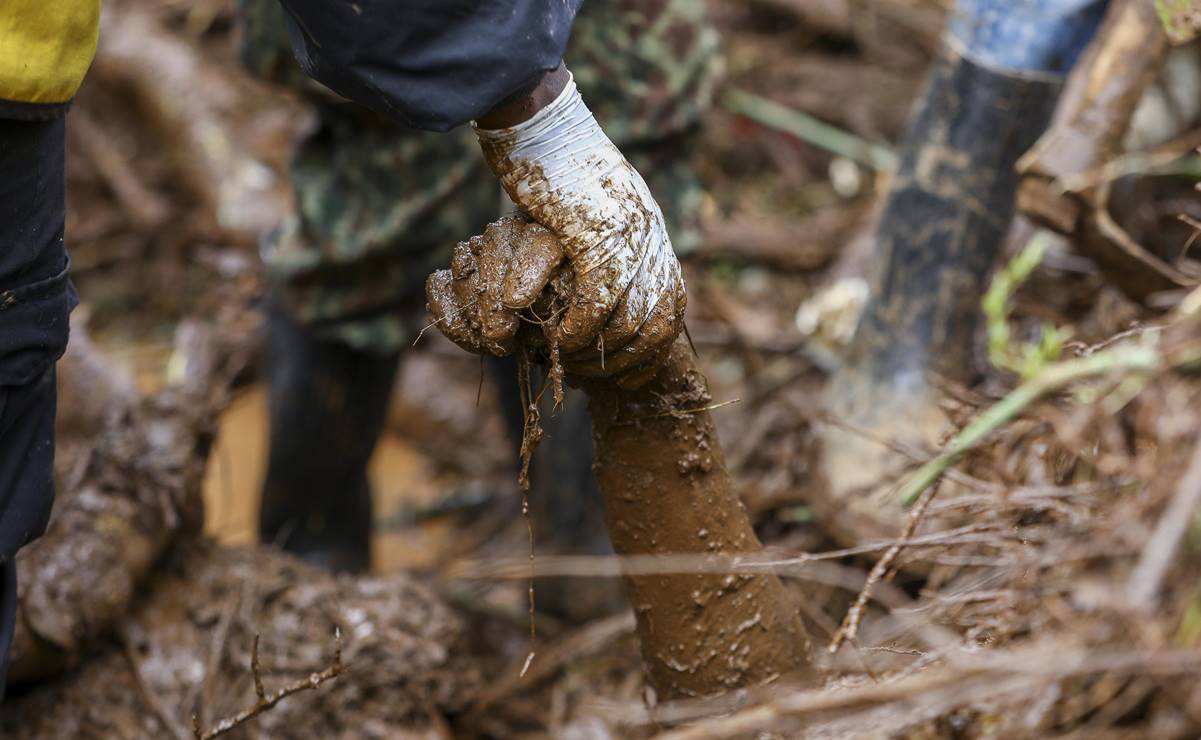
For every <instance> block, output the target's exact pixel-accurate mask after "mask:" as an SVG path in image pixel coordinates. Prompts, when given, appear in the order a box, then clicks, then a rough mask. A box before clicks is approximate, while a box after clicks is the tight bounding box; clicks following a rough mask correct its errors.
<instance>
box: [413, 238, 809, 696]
mask: <svg viewBox="0 0 1201 740" xmlns="http://www.w3.org/2000/svg"><path fill="white" fill-rule="evenodd" d="M539 255H540V256H539ZM561 258H562V251H561V250H559V249H558V243H557V242H556V241H554V238H553V237H552V236H550V232H548V231H547V230H546V229H544V228H542V227H541V226H538V225H537V224H533V223H528V222H526V221H524V220H523V219H520V218H507V219H501V220H500V221H498V222H497V223H495V224H493V225H491V226H489V227H488V229H486V230H485V232H484V234H482V235H480V236H479V237H474V238H472V239H470V240H468V241H466V242H462V243H460V244H459V245H458V246H457V247H456V248H455V257H454V265H455V267H454V268H453V269H451V270H441V271H439V272H436V273H434V274H433V275H431V276H430V279H429V281H428V282H427V283H426V297H427V300H428V304H429V308H430V314H431V316H432V317H433V323H432V324H431V326H434V325H437V326H438V327H439V329H440V330H441V331H442V332H443V333H444V334H445V335H446V336H447V337H449V338H450V339H451V340H452V341H455V342H456V343H457V344H459V345H460V346H461V347H464V348H465V349H468V350H470V351H472V352H477V353H485V352H488V353H493V354H501V353H505V352H511V351H513V350H514V349H516V350H517V351H519V352H521V353H525V356H526V357H538V358H541V359H542V361H543V362H549V363H550V364H551V365H552V367H551V371H550V373H549V377H550V378H551V380H550V381H549V384H550V385H555V383H556V381H555V379H556V378H562V377H563V371H565V372H566V378H567V381H568V382H569V383H571V384H573V385H577V386H579V387H580V388H581V389H582V390H583V391H584V392H585V393H586V394H587V395H588V399H589V408H590V409H591V412H592V424H593V441H594V447H595V454H596V473H597V477H598V482H599V483H600V489H601V494H602V496H603V498H604V503H605V523H606V526H607V528H608V530H609V537H610V539H611V540H612V542H613V549H614V550H616V551H617V553H618V554H619V555H675V556H679V555H687V554H695V555H696V557H697V559H698V561H699V560H701V559H703V558H705V557H706V556H708V555H731V554H738V553H748V554H753V553H758V552H760V551H761V550H762V549H763V547H762V545H761V544H760V543H759V540H758V538H757V537H756V536H755V532H754V530H753V529H752V528H751V522H750V518H749V517H748V516H747V513H746V510H745V509H744V508H743V506H742V502H741V501H739V500H738V496H737V495H735V493H734V489H733V485H732V483H731V480H730V473H729V471H728V470H726V464H725V460H724V458H723V457H722V453H721V444H720V443H719V442H718V439H717V433H716V431H715V430H714V427H713V420H712V418H711V417H710V415H709V409H710V407H711V406H712V398H711V397H710V395H709V388H708V385H707V383H706V382H705V378H704V376H703V375H701V373H700V371H699V370H697V367H696V362H695V359H694V357H693V354H692V349H691V347H690V345H689V343H688V341H687V340H686V339H684V338H682V337H681V338H678V339H676V341H675V344H674V345H672V346H671V350H670V352H669V353H668V357H667V359H666V361H665V362H663V364H662V366H661V367H660V368H659V369H658V371H657V372H655V374H654V375H653V376H651V377H650V378H649V380H646V381H645V382H644V383H642V384H641V385H638V384H637V383H636V382H630V380H631V378H630V376H628V375H627V377H626V379H625V383H626V385H638V387H637V388H636V389H629V388H623V387H621V386H619V385H618V383H617V382H616V381H615V380H614V379H612V378H607V379H597V378H593V377H581V375H579V374H573V373H585V372H590V373H595V372H596V367H595V366H593V365H591V364H589V363H588V362H583V363H581V364H573V362H572V361H571V358H570V357H569V358H568V359H567V361H565V362H564V363H563V365H561V366H559V365H557V363H555V362H551V360H552V358H557V357H558V353H557V351H555V350H554V349H552V348H551V347H549V346H548V342H547V334H546V333H545V328H546V322H544V321H541V320H539V318H538V317H540V316H557V315H559V314H560V313H561V307H562V305H563V298H562V297H563V296H566V295H568V294H569V292H568V291H570V290H571V288H570V283H571V282H572V275H571V273H570V271H569V268H568V267H567V266H563V267H562V268H561V269H559V270H558V272H557V273H555V274H551V273H550V272H549V271H550V270H551V269H554V268H555V267H556V265H557V264H558V260H560V259H561ZM531 266H533V267H531ZM502 267H503V268H504V269H501V268H502ZM547 275H551V277H550V280H549V282H548V281H547ZM502 285H503V286H505V290H504V291H502V290H500V286H502ZM539 286H542V287H541V288H539ZM539 290H541V295H538V291H539ZM502 294H503V299H504V304H503V306H502V303H501V298H502ZM514 311H522V312H523V313H522V316H521V318H522V319H524V321H519V320H518V317H517V315H516V314H514V313H511V312H514ZM506 312H510V313H506ZM660 318H662V317H660ZM518 324H520V330H519V331H517V333H516V335H515V336H514V334H513V332H514V331H515V329H514V326H515V325H518ZM641 331H642V332H644V333H646V332H651V331H652V329H649V328H648V327H647V326H646V325H644V326H643V327H642V330H641ZM667 336H670V334H667ZM497 337H500V338H502V339H504V340H505V341H501V340H499V339H497ZM506 337H514V338H513V339H512V340H509V339H506ZM618 351H619V352H620V351H621V350H618ZM651 370H653V366H652V367H651V368H648V372H649V371H651ZM637 373H638V377H645V375H643V374H642V371H641V370H640V369H639V370H637ZM544 390H545V389H544ZM559 391H561V388H556V392H555V395H556V397H557V396H558V395H559ZM527 392H528V393H530V394H533V393H534V391H533V390H532V389H529V390H528V391H527ZM535 403H536V402H535ZM531 405H532V407H534V408H536V405H534V404H531ZM530 419H533V422H532V426H531V422H530V420H529V419H527V429H526V440H525V442H526V443H528V442H530V441H531V440H533V441H535V443H536V439H537V438H538V437H539V436H540V431H538V432H536V431H534V430H535V429H536V428H538V425H537V417H536V415H532V416H531V417H530ZM522 448H523V455H526V454H528V450H529V444H525V443H523V445H522ZM526 462H527V463H528V459H527V460H526ZM626 583H627V586H628V590H629V594H630V600H631V602H632V603H633V607H634V612H635V614H636V616H637V623H638V636H639V638H640V640H641V644H642V658H643V664H644V666H645V670H646V675H647V679H648V682H649V683H650V686H651V688H653V689H654V691H655V693H656V695H657V697H658V699H660V700H667V699H676V698H682V697H690V696H705V695H710V694H717V693H720V692H723V691H728V690H730V689H736V688H742V687H745V686H752V685H755V684H760V683H764V682H767V681H770V680H772V679H774V678H776V677H778V676H781V675H783V674H786V673H792V672H795V671H797V670H799V669H801V668H804V667H805V666H806V665H807V663H808V640H807V639H806V635H805V633H804V628H803V627H802V626H801V622H800V619H799V617H798V614H797V606H796V604H794V603H793V600H792V599H791V597H790V595H789V593H788V592H787V591H785V590H784V587H783V585H782V584H781V583H780V580H779V579H778V578H777V577H776V576H775V575H772V574H769V573H764V574H747V573H740V574H729V575H721V574H712V573H710V574H675V575H648V576H630V577H628V578H627V579H626Z"/></svg>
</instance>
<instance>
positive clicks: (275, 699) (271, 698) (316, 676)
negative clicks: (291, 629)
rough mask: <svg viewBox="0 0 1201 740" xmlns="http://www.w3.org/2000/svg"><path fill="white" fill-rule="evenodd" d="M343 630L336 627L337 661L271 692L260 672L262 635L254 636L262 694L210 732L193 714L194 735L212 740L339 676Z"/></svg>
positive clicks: (257, 689) (255, 672)
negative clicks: (265, 685) (293, 695)
mask: <svg viewBox="0 0 1201 740" xmlns="http://www.w3.org/2000/svg"><path fill="white" fill-rule="evenodd" d="M342 670H343V665H342V630H341V629H340V628H338V627H335V628H334V662H333V663H331V664H330V666H329V667H328V668H326V669H325V670H323V671H321V672H320V673H311V674H309V676H308V678H303V679H301V680H299V681H296V682H295V683H292V684H289V685H287V686H285V687H283V688H282V689H280V690H278V691H275V692H272V693H267V691H266V690H265V689H264V688H263V678H262V676H261V675H260V674H259V636H258V635H255V636H254V647H253V648H252V649H251V654H250V673H251V676H252V677H253V679H254V693H255V695H256V696H257V697H258V701H256V702H255V703H254V704H253V705H252V706H250V707H247V708H246V709H243V710H242V711H240V712H238V713H237V714H235V715H233V716H232V717H226V718H225V719H223V720H221V721H220V722H218V723H217V724H216V725H214V726H213V727H212V728H211V729H209V730H208V731H207V732H206V731H202V730H201V729H200V718H199V717H198V716H197V715H192V735H193V737H194V738H195V740H211V739H212V738H215V737H218V736H220V735H224V734H225V733H227V732H229V731H230V730H232V729H233V728H235V727H237V726H238V725H240V724H243V723H244V722H247V721H248V720H250V719H252V718H254V717H257V716H258V715H260V714H262V713H263V712H265V711H267V710H268V709H270V708H271V707H274V706H275V705H276V704H278V703H279V702H280V701H282V700H283V699H285V698H287V697H289V696H291V695H292V694H297V693H300V692H301V691H309V690H310V689H315V688H317V687H318V686H320V685H321V684H323V683H325V682H326V681H329V680H330V679H333V678H337V677H338V676H340V675H342Z"/></svg>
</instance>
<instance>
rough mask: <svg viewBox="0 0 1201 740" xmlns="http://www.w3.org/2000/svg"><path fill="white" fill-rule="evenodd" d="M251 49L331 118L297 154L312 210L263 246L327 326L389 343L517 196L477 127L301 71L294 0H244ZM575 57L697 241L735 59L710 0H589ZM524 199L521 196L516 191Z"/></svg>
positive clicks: (296, 181) (279, 290)
mask: <svg viewBox="0 0 1201 740" xmlns="http://www.w3.org/2000/svg"><path fill="white" fill-rule="evenodd" d="M239 8H240V10H241V13H242V19H243V44H242V60H243V63H244V64H246V66H247V67H248V68H249V69H250V70H251V71H252V72H254V73H255V74H257V75H258V76H260V77H263V78H265V79H268V80H270V81H273V82H275V83H277V84H283V85H287V86H289V87H293V88H295V89H298V90H300V91H302V92H303V93H304V94H306V95H307V96H309V97H310V98H311V100H312V101H313V102H314V104H315V105H316V107H317V112H318V126H317V129H316V130H315V131H314V132H313V133H312V134H311V135H310V136H308V137H307V138H306V139H305V140H304V141H303V142H301V144H300V145H299V146H298V148H297V151H296V153H295V156H294V158H293V161H292V165H291V172H290V176H291V180H292V184H293V187H294V189H295V192H296V215H295V217H294V218H292V219H290V220H289V221H288V222H287V223H285V224H283V225H281V227H280V228H279V229H277V230H276V231H275V233H273V234H272V235H271V236H270V237H268V239H267V240H265V243H264V246H263V260H264V264H265V265H266V269H267V274H268V278H269V281H270V284H271V286H272V290H273V292H274V296H275V298H276V300H278V301H279V302H280V303H281V304H282V305H283V306H284V307H285V308H286V309H287V310H288V311H289V312H290V313H291V314H293V316H294V317H295V318H296V319H298V320H299V321H301V322H302V323H304V324H306V325H310V326H312V327H314V328H315V329H316V330H317V332H318V333H319V334H320V335H321V336H322V337H324V338H331V339H338V340H340V341H343V342H346V343H347V344H349V345H350V346H352V347H355V348H359V349H362V350H369V351H375V352H380V353H386V352H394V351H396V350H397V349H399V348H400V347H402V346H404V345H405V344H407V343H408V342H410V341H412V338H413V337H414V336H415V333H416V331H417V330H418V329H419V328H420V327H421V325H422V324H423V323H424V321H425V312H424V303H425V298H424V281H425V277H426V275H428V274H429V273H430V272H431V271H433V270H434V269H436V268H439V267H445V266H446V265H447V264H449V262H450V251H451V249H452V247H453V246H454V244H455V243H456V242H458V241H461V240H462V239H464V238H466V237H468V236H470V235H472V234H476V233H479V232H481V231H482V230H483V228H484V226H486V225H487V224H488V223H489V222H490V221H492V220H494V219H495V218H496V217H498V216H500V215H501V214H502V213H503V211H504V210H505V208H506V206H507V201H506V200H505V199H504V196H503V194H502V192H501V190H500V187H499V185H498V184H497V182H496V180H495V179H494V178H493V177H492V175H491V173H490V172H489V171H488V168H487V165H486V164H485V163H484V160H483V157H482V156H481V155H480V152H479V145H478V144H477V143H476V141H475V135H474V134H473V133H472V132H471V130H470V128H469V127H467V126H463V127H461V128H459V129H456V130H455V131H452V132H451V133H449V134H436V133H429V132H423V131H414V130H409V129H401V128H398V127H396V126H393V125H392V124H390V123H389V122H387V121H384V120H383V119H380V118H378V117H376V116H374V115H373V114H371V113H370V112H368V111H365V110H364V109H362V108H359V107H357V106H354V105H351V104H347V103H343V102H339V101H338V99H337V97H336V96H335V95H334V94H333V93H332V92H329V91H328V90H326V89H325V88H323V87H321V86H320V85H319V84H317V83H315V82H312V81H311V80H309V79H308V78H306V77H304V75H303V74H302V73H301V72H300V70H299V68H298V67H297V65H296V63H295V61H294V60H293V58H292V54H291V50H290V47H289V44H288V39H287V33H286V31H285V30H284V23H283V15H282V14H283V10H282V9H281V7H280V4H279V2H278V0H239ZM566 61H567V65H568V67H569V68H570V69H571V71H572V73H573V74H574V75H575V78H576V82H577V84H578V85H579V87H580V90H581V91H582V93H583V95H584V99H585V101H586V102H587V103H588V105H589V107H590V108H592V110H593V112H594V113H595V114H596V116H597V118H598V120H599V121H600V122H601V125H602V126H603V127H604V128H605V131H606V132H607V133H608V134H609V136H610V137H611V138H612V139H613V140H614V142H616V143H617V145H618V146H619V147H620V148H621V149H622V151H623V152H625V154H626V156H627V157H628V158H629V159H630V161H631V162H632V163H633V164H634V166H635V167H637V168H638V170H639V171H640V172H642V173H643V175H644V176H645V177H646V178H647V182H648V183H649V185H650V187H651V190H652V191H653V192H654V194H655V197H656V198H657V199H658V200H659V202H660V205H662V207H663V211H664V213H665V214H666V215H667V218H668V222H669V228H670V229H671V231H672V239H673V243H674V244H675V246H676V249H677V251H680V252H681V253H683V252H687V251H689V250H690V249H692V248H694V247H695V245H696V243H697V241H698V239H699V234H698V229H697V215H698V207H699V205H700V201H701V198H702V190H701V187H700V184H699V182H698V181H697V180H696V177H695V176H694V174H693V172H692V166H691V161H690V160H691V156H692V152H693V149H694V144H695V139H696V133H697V129H698V127H699V124H700V121H701V118H702V116H703V114H704V111H705V109H706V108H707V106H708V105H709V101H710V98H711V94H712V87H713V83H714V81H715V79H716V76H717V72H718V67H719V64H720V61H719V54H718V43H717V37H716V34H715V32H714V31H713V30H712V29H711V28H710V27H709V26H708V24H707V22H706V18H705V14H704V3H701V2H698V1H697V0H589V2H586V3H584V6H583V10H582V11H581V12H580V14H579V16H578V17H577V19H576V24H575V27H574V29H573V33H572V42H571V45H570V47H569V49H568V52H567V60H566ZM508 207H511V206H508Z"/></svg>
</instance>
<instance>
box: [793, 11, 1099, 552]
mask: <svg viewBox="0 0 1201 740" xmlns="http://www.w3.org/2000/svg"><path fill="white" fill-rule="evenodd" d="M1103 6H1104V3H1103V2H1095V1H1092V0H1062V1H1061V2H1055V1H1054V0H1052V1H1051V2H1044V0H1039V2H1037V3H1036V2H1032V0H1004V2H1002V0H975V1H973V2H961V3H960V5H959V10H958V15H957V16H956V17H955V19H953V20H952V22H951V25H950V27H949V30H948V33H947V35H946V37H945V42H944V48H943V50H942V53H941V55H940V58H939V59H938V60H937V61H936V62H935V64H934V67H933V70H932V72H931V76H930V79H929V82H928V86H927V89H926V91H925V94H924V96H923V98H922V99H921V101H920V102H919V104H918V108H917V110H916V115H915V117H914V119H913V121H912V123H911V126H910V130H909V133H908V135H907V137H906V138H905V140H904V142H903V146H902V161H901V165H900V170H899V171H898V173H897V175H896V179H895V180H894V182H893V185H892V188H891V190H890V192H889V194H888V199H887V202H886V204H885V210H884V214H883V217H882V219H881V222H880V226H879V228H878V231H877V234H876V263H875V274H874V275H873V276H872V281H871V288H870V296H869V298H868V301H867V305H866V307H865V308H864V313H863V315H862V317H861V318H860V321H859V325H858V327H857V329H856V332H855V335H854V338H853V339H852V341H851V344H850V346H849V348H848V352H847V356H846V359H845V363H844V365H843V366H842V367H841V368H840V369H839V370H838V371H837V372H836V373H835V375H834V377H833V378H832V380H831V382H830V386H829V388H828V389H827V403H826V408H827V412H828V415H829V416H830V417H831V418H832V419H835V420H838V421H840V422H843V423H845V424H846V425H848V426H839V425H838V424H835V423H831V424H827V425H826V426H825V428H824V430H823V443H824V444H823V451H822V454H823V465H824V468H825V478H826V484H827V487H826V488H825V490H824V491H822V492H820V493H819V494H817V496H816V500H815V501H814V505H815V507H816V508H817V509H818V511H819V514H821V515H822V516H823V518H824V520H825V521H826V522H827V523H828V524H829V526H830V527H831V529H832V531H834V532H835V533H837V534H838V535H839V536H841V537H843V538H845V539H847V540H849V541H861V540H863V539H865V538H872V537H890V536H896V535H897V534H898V532H899V530H900V528H901V526H902V524H903V518H904V512H903V510H902V508H901V506H900V503H899V501H898V500H897V499H896V493H895V489H896V485H895V484H896V482H897V480H898V479H899V478H900V477H901V476H902V475H903V474H904V472H905V470H906V468H908V467H910V466H911V465H912V462H911V459H910V458H909V457H907V456H905V455H903V454H900V453H899V452H897V451H896V450H895V449H893V448H892V447H890V446H888V445H886V444H882V443H881V440H884V441H891V442H896V443H901V444H902V445H904V446H906V447H909V448H912V449H915V450H917V451H918V452H919V453H921V452H929V451H931V450H933V449H935V448H936V447H937V444H938V442H939V438H940V437H941V436H942V435H943V434H944V433H945V432H946V431H947V430H948V423H947V419H946V418H945V416H944V414H943V412H942V410H941V409H940V400H941V399H940V395H939V393H938V392H937V391H936V389H935V387H934V384H932V382H931V380H932V377H933V376H937V375H941V376H943V377H946V378H949V379H951V380H954V381H959V382H967V383H970V382H971V381H972V380H973V376H974V366H973V353H972V346H973V337H974V335H975V332H976V329H977V326H978V324H979V318H980V309H979V306H980V299H981V297H982V295H983V292H984V288H985V280H986V278H987V276H988V273H989V270H990V268H991V267H992V266H993V263H994V261H995V260H996V258H997V255H998V250H999V248H1000V245H1001V241H1002V238H1003V237H1004V235H1005V232H1006V230H1007V229H1008V227H1009V224H1010V220H1011V218H1012V215H1013V209H1014V198H1015V188H1016V174H1015V171H1014V165H1015V163H1016V161H1017V159H1018V157H1020V156H1021V155H1022V154H1023V153H1024V152H1025V151H1026V150H1027V149H1028V148H1029V147H1030V146H1031V145H1032V144H1034V142H1035V141H1036V139H1037V138H1038V136H1039V134H1040V133H1041V132H1042V131H1043V130H1044V129H1045V128H1046V126H1047V124H1048V123H1049V121H1050V118H1051V114H1052V112H1053V108H1054V104H1055V101H1056V99H1057V97H1058V94H1059V91H1060V88H1061V84H1062V82H1061V81H1062V75H1063V73H1065V72H1066V71H1067V70H1068V69H1070V66H1071V64H1072V62H1074V60H1075V59H1076V57H1077V56H1078V54H1079V52H1080V50H1081V49H1082V47H1083V46H1084V45H1085V43H1086V42H1087V40H1088V37H1089V35H1090V34H1091V33H1092V31H1093V30H1095V28H1096V25H1097V23H1098V22H1099V19H1100V15H1101V11H1102V10H1103ZM1056 13H1059V15H1058V16H1057V18H1058V21H1059V23H1060V25H1059V26H1055V25H1054V23H1053V21H1054V19H1053V18H1049V17H1048V14H1051V15H1052V16H1054V15H1055V14H1056ZM1040 24H1042V25H1040ZM1047 24H1050V25H1047ZM1023 45H1024V46H1023ZM848 427H849V428H848Z"/></svg>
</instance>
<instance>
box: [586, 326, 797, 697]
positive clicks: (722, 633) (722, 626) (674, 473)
mask: <svg viewBox="0 0 1201 740" xmlns="http://www.w3.org/2000/svg"><path fill="white" fill-rule="evenodd" d="M581 387H582V388H583V389H584V390H585V392H586V393H588V395H589V398H590V401H591V403H590V409H591V411H592V419H593V441H594V443H595V445H596V472H597V477H598V478H599V480H600V486H601V491H602V493H603V494H604V500H605V520H606V523H607V524H608V527H609V536H610V537H611V539H612V541H613V548H614V549H615V550H616V551H617V552H618V554H621V555H655V554H668V553H671V554H680V553H697V554H698V557H703V556H704V555H707V554H716V553H742V552H745V553H756V552H760V551H761V550H762V545H761V544H760V543H759V539H758V537H756V536H755V532H754V530H753V529H752V528H751V524H750V520H749V519H748V517H747V515H746V510H745V509H744V508H743V506H742V503H741V502H740V501H739V500H738V497H737V495H736V494H735V492H734V490H733V488H732V486H731V479H730V473H729V471H728V470H727V469H726V464H725V459H724V457H723V455H722V450H721V445H720V443H719V442H718V439H717V434H716V431H715V429H714V427H713V420H712V418H711V417H710V414H709V411H708V410H706V409H707V408H708V407H709V406H710V405H712V398H711V397H710V395H709V391H708V387H707V384H706V381H705V379H704V376H702V375H701V373H700V371H699V370H697V368H696V363H695V359H694V357H693V354H692V350H691V348H690V347H689V345H688V342H687V340H686V339H684V338H682V337H681V338H680V339H678V340H677V341H676V343H675V344H674V345H673V346H672V350H671V353H670V354H669V356H668V358H667V360H666V362H665V363H664V365H663V366H662V368H661V369H660V370H659V372H658V373H657V374H656V375H655V376H654V378H652V379H651V381H650V382H648V383H647V384H646V385H644V386H642V387H641V388H639V389H638V390H636V391H630V390H622V389H618V388H616V387H614V386H613V385H612V384H609V383H604V382H598V381H589V382H584V383H582V385H581ZM627 585H628V588H629V593H630V600H631V602H632V603H633V606H634V612H635V614H636V615H637V623H638V637H639V639H640V641H641V644H642V655H643V664H644V668H645V670H646V673H647V677H648V679H649V681H650V684H651V685H652V686H653V687H654V689H655V691H656V693H657V696H658V698H659V699H671V698H678V697H685V696H702V695H706V694H713V693H716V692H718V691H723V690H730V689H736V688H741V687H744V686H752V685H755V684H760V683H764V682H767V681H771V680H772V679H774V678H776V677H778V676H781V675H784V674H788V673H792V672H794V671H797V670H799V669H801V668H803V667H804V666H805V665H806V664H807V663H808V656H807V652H806V647H807V644H808V637H807V635H806V634H805V632H804V627H803V626H802V625H801V622H800V620H799V619H798V617H797V611H796V607H795V605H794V604H793V602H792V599H791V597H790V596H789V595H788V594H787V593H786V592H785V590H784V588H783V586H782V585H781V583H780V581H779V579H777V578H776V577H775V576H774V575H745V574H744V575H669V576H641V577H633V578H629V579H628V580H627Z"/></svg>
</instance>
